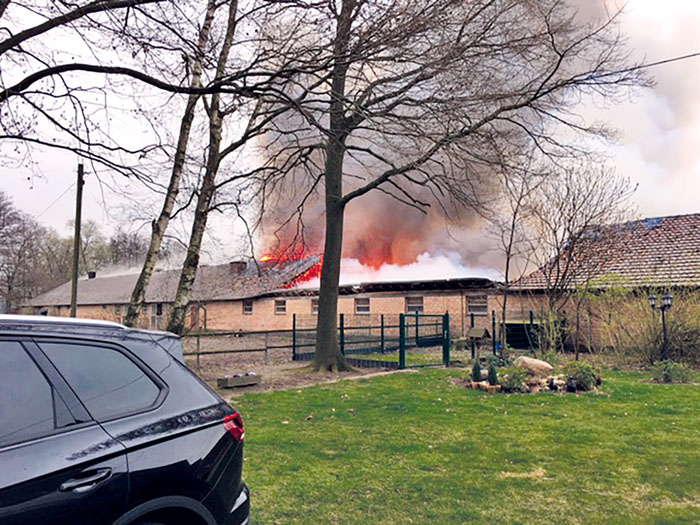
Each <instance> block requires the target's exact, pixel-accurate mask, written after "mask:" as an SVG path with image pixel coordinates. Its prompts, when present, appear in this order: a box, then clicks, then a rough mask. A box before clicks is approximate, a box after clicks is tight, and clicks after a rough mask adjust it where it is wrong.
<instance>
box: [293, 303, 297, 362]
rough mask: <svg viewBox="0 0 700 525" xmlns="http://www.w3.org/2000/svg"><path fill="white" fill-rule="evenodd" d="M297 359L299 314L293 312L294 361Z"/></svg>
mask: <svg viewBox="0 0 700 525" xmlns="http://www.w3.org/2000/svg"><path fill="white" fill-rule="evenodd" d="M296 360H297V314H292V361H296Z"/></svg>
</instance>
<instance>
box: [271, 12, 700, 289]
mask: <svg viewBox="0 0 700 525" xmlns="http://www.w3.org/2000/svg"><path fill="white" fill-rule="evenodd" d="M572 4H573V5H574V7H575V8H576V9H577V10H578V15H579V16H580V17H581V20H582V22H585V21H586V20H591V19H599V18H600V17H605V16H607V15H609V14H610V13H612V12H615V11H616V10H617V9H618V8H619V7H620V5H621V2H619V1H617V0H607V1H606V0H576V1H574V2H572ZM698 25H700V2H697V1H696V0H689V1H682V0H679V1H678V2H675V3H663V4H660V3H658V2H651V1H647V2H641V1H640V2H629V3H628V4H627V5H626V7H625V12H624V14H623V15H622V18H621V29H622V31H623V32H624V33H625V34H626V35H627V36H628V44H629V48H630V50H631V59H632V60H633V61H635V60H636V61H645V62H654V61H658V60H663V59H667V58H671V57H674V56H681V55H685V54H688V53H692V52H697V51H700V48H698V47H697V38H696V36H695V35H696V31H697V29H696V28H697V27H698ZM699 63H700V59H694V60H691V61H683V62H678V63H674V64H669V65H664V66H660V67H656V68H654V69H652V70H650V74H651V76H652V77H653V79H654V80H655V82H656V86H655V88H654V89H643V90H642V89H640V90H639V91H638V92H637V96H636V97H635V98H633V99H630V100H628V101H625V102H623V103H622V104H618V105H606V104H603V105H602V107H597V106H594V105H590V106H586V107H584V108H582V110H581V113H582V115H583V117H584V118H585V119H586V121H588V122H594V121H596V120H603V121H606V122H609V123H610V124H611V125H612V126H613V127H614V128H617V129H618V130H619V131H620V141H619V142H618V143H617V144H613V145H612V146H611V145H604V146H603V147H604V148H605V151H606V152H608V153H609V154H610V155H611V157H612V160H613V164H614V165H615V166H616V167H617V170H618V171H619V172H620V173H621V174H623V175H626V176H629V177H630V178H631V179H632V182H633V183H638V184H639V189H638V191H637V193H636V195H635V197H634V199H635V200H636V202H637V204H638V205H639V211H640V213H641V215H643V216H659V215H672V214H678V213H692V212H697V211H699V210H698V205H697V196H698V195H700V163H698V160H697V158H698V157H697V151H698V149H697V144H698V143H699V142H700V99H699V98H698V96H697V85H698V83H700V67H698V64H699ZM322 212H323V207H322V203H319V202H318V201H315V203H314V204H313V205H311V206H309V212H308V213H307V214H306V215H305V221H304V222H305V225H306V230H305V231H304V233H305V240H306V245H307V246H308V249H309V250H310V251H312V252H313V253H320V252H321V251H322V248H323V221H324V218H323V213H322ZM273 224H274V221H270V222H268V224H267V225H266V234H267V235H266V237H265V239H266V240H265V243H264V244H265V248H266V249H267V250H271V251H274V250H276V249H278V246H279V245H280V241H282V242H284V241H287V240H289V239H290V237H291V236H290V234H289V232H290V231H294V228H287V231H284V232H282V233H281V236H280V237H279V238H274V236H272V235H270V232H271V231H273V230H274V229H275V226H273ZM485 227H486V224H485V223H484V221H483V220H481V219H480V218H479V217H478V215H476V214H474V213H467V214H466V215H465V216H462V217H459V218H458V219H454V218H453V219H451V220H450V219H447V220H446V217H445V214H444V213H442V212H441V210H440V208H439V206H432V207H431V208H430V209H428V211H427V213H425V214H423V213H421V212H419V211H417V210H415V209H412V208H410V207H407V206H405V205H404V204H401V203H399V202H397V201H395V200H393V199H391V198H390V197H388V196H386V195H385V194H383V193H381V192H374V193H370V194H368V195H366V196H364V197H362V198H361V199H358V200H357V201H355V202H353V203H351V204H350V205H349V206H348V209H347V212H346V217H345V239H344V257H345V259H346V260H345V261H344V265H343V275H344V278H343V280H344V281H345V282H357V281H361V280H376V279H381V280H390V278H391V277H392V276H401V275H403V276H405V277H406V278H411V279H413V278H420V277H421V275H424V276H425V277H426V278H440V277H452V276H457V275H463V274H465V273H466V274H471V275H475V274H477V273H478V272H479V271H480V270H479V269H482V268H486V269H490V270H492V271H493V272H494V273H498V271H500V270H501V267H502V264H503V257H502V255H501V253H500V252H499V250H498V246H497V243H496V241H494V240H493V239H491V238H489V237H488V236H487V235H485ZM445 261H448V262H450V264H445V265H444V266H440V264H438V262H442V263H444V262H445ZM421 265H422V266H421ZM421 267H422V268H425V269H426V271H424V272H422V271H420V270H418V275H417V276H414V274H413V273H410V272H413V271H414V270H415V269H417V268H421ZM357 268H361V270H358V271H356V270H357ZM429 268H430V269H431V270H428V269H429ZM409 269H410V270H409ZM432 269H434V270H435V271H432ZM345 276H348V278H345ZM363 276H364V278H363Z"/></svg>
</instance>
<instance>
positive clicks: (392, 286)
mask: <svg viewBox="0 0 700 525" xmlns="http://www.w3.org/2000/svg"><path fill="white" fill-rule="evenodd" d="M493 286H494V283H493V281H491V280H490V279H486V278H483V277H459V278H455V279H432V280H426V281H385V282H375V283H359V284H346V285H342V286H340V287H339V288H338V294H339V295H357V294H362V293H372V292H409V291H444V290H475V289H476V290H480V289H485V288H491V287H493ZM284 295H312V296H313V295H318V288H295V289H291V290H286V291H285V292H284Z"/></svg>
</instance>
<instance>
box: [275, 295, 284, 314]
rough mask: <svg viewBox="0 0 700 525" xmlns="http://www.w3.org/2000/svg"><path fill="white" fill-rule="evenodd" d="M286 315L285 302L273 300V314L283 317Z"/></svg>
mask: <svg viewBox="0 0 700 525" xmlns="http://www.w3.org/2000/svg"><path fill="white" fill-rule="evenodd" d="M286 313H287V301H286V300H285V299H275V314H276V315H285V314H286Z"/></svg>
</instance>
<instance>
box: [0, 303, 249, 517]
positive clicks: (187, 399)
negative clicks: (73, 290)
mask: <svg viewBox="0 0 700 525" xmlns="http://www.w3.org/2000/svg"><path fill="white" fill-rule="evenodd" d="M178 348H179V351H180V353H181V351H182V350H181V348H182V347H181V345H180V344H179V340H177V339H176V338H174V336H169V335H167V334H163V333H152V332H146V331H141V330H131V329H128V328H125V327H124V326H121V325H119V324H115V323H107V322H100V321H77V320H69V319H63V318H46V317H27V316H0V523H2V524H3V525H9V524H14V523H22V524H24V523H70V524H76V523H116V524H118V525H126V524H146V523H148V524H154V523H162V524H174V523H177V524H179V523H186V524H193V525H196V524H214V523H219V524H235V525H239V524H247V523H249V521H250V518H249V512H250V510H249V509H250V500H249V494H248V488H247V487H246V485H245V483H243V481H242V478H241V471H242V465H243V438H244V429H243V422H242V420H241V417H240V415H239V414H238V413H237V412H236V411H235V410H234V409H233V408H231V406H230V405H228V404H227V403H226V402H225V401H224V400H223V399H221V398H220V397H219V396H218V395H217V394H216V393H214V392H213V391H212V390H211V389H210V388H209V387H208V386H207V385H205V384H204V383H203V382H202V381H200V380H199V379H198V378H197V377H196V376H195V375H194V374H192V373H191V372H190V371H189V370H188V369H187V368H186V367H185V366H184V365H183V364H182V363H181V362H180V360H179V359H178V358H177V357H178V356H177V352H178ZM172 354H175V355H172ZM180 359H181V357H180Z"/></svg>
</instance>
